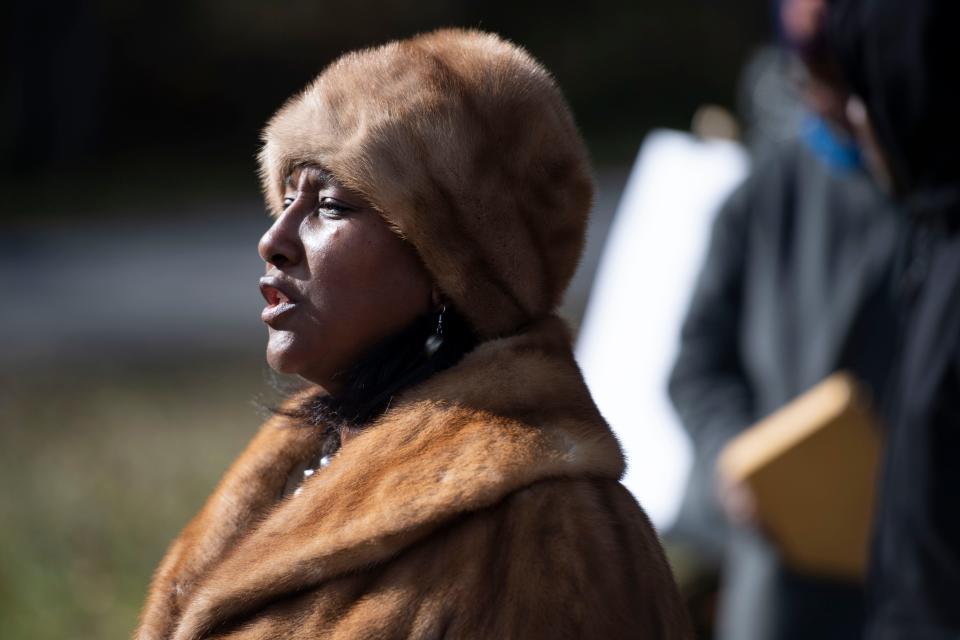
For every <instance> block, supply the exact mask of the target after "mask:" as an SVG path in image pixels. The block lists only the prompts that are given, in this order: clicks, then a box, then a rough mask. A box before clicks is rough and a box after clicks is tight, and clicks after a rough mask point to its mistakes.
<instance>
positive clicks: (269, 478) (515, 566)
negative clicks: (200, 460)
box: [136, 317, 689, 640]
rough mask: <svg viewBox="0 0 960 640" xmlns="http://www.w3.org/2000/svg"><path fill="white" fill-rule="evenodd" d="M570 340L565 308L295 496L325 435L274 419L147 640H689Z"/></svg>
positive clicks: (425, 395) (367, 437) (171, 563)
mask: <svg viewBox="0 0 960 640" xmlns="http://www.w3.org/2000/svg"><path fill="white" fill-rule="evenodd" d="M569 343H570V340H569V335H568V333H567V331H566V328H565V327H564V326H563V324H562V322H561V321H559V320H558V319H556V318H555V317H551V318H547V319H545V320H543V321H541V322H539V323H537V324H536V325H535V326H534V327H532V328H531V330H529V331H527V332H525V333H522V334H519V335H515V336H513V337H509V338H502V339H498V340H493V341H489V342H486V343H483V344H482V345H481V346H479V347H478V348H477V349H476V350H475V351H474V352H472V353H471V354H469V355H467V356H466V357H465V358H464V360H462V361H461V362H460V363H459V364H458V365H456V366H454V367H453V368H451V369H449V370H447V371H445V372H443V373H440V374H438V375H436V376H435V377H433V378H431V379H430V380H428V381H426V382H425V383H422V384H420V385H418V386H416V387H415V388H413V389H411V390H409V391H408V392H406V393H405V394H403V396H402V397H401V398H399V399H398V400H397V401H395V402H394V404H393V406H392V407H391V408H390V409H389V410H388V412H387V413H386V414H385V415H384V416H383V417H382V418H381V419H380V420H379V421H378V422H377V423H376V424H374V425H371V426H370V427H368V428H367V429H366V430H365V431H363V432H362V433H361V434H360V435H358V436H356V437H355V438H353V439H352V440H350V441H348V442H347V443H346V444H344V446H343V448H342V449H341V450H340V452H339V454H338V455H337V457H336V458H335V459H334V460H333V462H332V464H331V465H330V466H329V467H327V468H325V469H323V470H321V471H318V472H317V473H316V474H315V475H314V476H313V477H311V478H310V479H308V480H307V481H306V482H305V484H304V490H303V492H302V493H300V494H299V495H294V496H290V497H288V498H280V495H281V493H282V490H283V486H284V483H285V481H286V479H287V477H288V475H289V473H290V471H291V469H294V468H295V467H297V465H298V464H301V463H302V461H304V460H306V459H307V458H308V457H312V456H315V455H316V454H317V451H318V447H319V444H320V442H319V439H318V438H317V437H316V435H315V434H316V431H315V430H314V429H311V428H307V427H304V426H302V425H295V424H291V419H290V418H282V417H278V418H275V419H273V420H270V421H269V422H267V423H266V424H265V425H264V427H263V428H262V430H261V431H260V433H259V434H258V435H257V436H256V437H255V438H254V440H253V442H252V443H251V444H250V446H249V447H248V448H247V450H246V451H245V452H244V453H243V454H242V455H241V456H240V458H239V459H238V460H237V461H236V462H235V463H234V465H233V467H232V468H231V469H230V470H229V472H228V473H227V474H226V476H225V477H224V479H223V480H222V481H221V483H220V485H219V486H218V487H217V489H216V490H215V491H214V493H213V495H212V496H211V497H210V499H209V500H208V502H207V504H206V506H205V507H204V508H203V510H202V511H201V512H200V513H199V515H197V516H196V517H195V518H194V520H193V521H192V522H191V523H190V524H189V525H188V526H187V527H186V529H184V531H183V533H182V534H181V535H180V537H179V538H178V539H177V540H176V541H175V542H174V543H173V545H172V546H171V548H170V550H169V551H168V553H167V555H166V557H165V558H164V560H163V562H162V563H161V564H160V566H159V568H158V570H157V572H156V575H155V576H154V579H153V583H152V585H151V588H150V593H149V597H148V599H147V602H146V606H145V608H144V611H143V614H142V620H141V626H140V628H139V630H138V631H137V634H136V637H137V638H139V639H141V640H159V639H161V638H174V639H176V640H197V639H199V638H230V639H231V640H241V639H244V640H253V639H258V640H259V639H266V638H498V639H499V638H534V639H535V638H658V639H659V638H687V637H689V636H688V627H687V622H686V618H685V613H684V611H683V608H682V604H681V602H680V599H679V596H678V594H677V590H676V587H675V585H674V582H673V579H672V577H671V574H670V570H669V568H668V566H667V564H666V562H665V560H664V555H663V552H662V549H661V547H660V544H659V542H658V540H657V538H656V535H655V534H654V531H653V529H652V528H651V526H650V523H649V522H648V520H647V518H646V516H645V515H644V513H643V511H642V510H641V509H640V507H639V506H638V505H637V503H636V502H635V501H634V499H633V498H632V497H631V495H630V494H629V493H628V492H627V491H626V490H625V489H624V488H623V486H622V485H621V484H620V483H619V482H618V478H619V477H620V475H621V474H622V472H623V468H624V463H623V457H622V454H621V452H620V449H619V446H618V444H617V442H616V440H615V439H614V436H613V434H612V433H611V432H610V430H609V428H608V427H607V425H606V424H605V423H604V421H603V419H602V418H601V416H600V415H599V413H598V411H597V409H596V407H595V405H594V404H593V402H592V400H591V398H590V395H589V393H588V391H587V389H586V387H585V386H584V384H583V381H582V379H581V377H580V374H579V371H578V370H577V367H576V364H575V363H574V361H573V357H572V355H571V352H570V344H569ZM301 400H302V399H301Z"/></svg>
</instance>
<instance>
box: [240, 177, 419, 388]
mask: <svg viewBox="0 0 960 640" xmlns="http://www.w3.org/2000/svg"><path fill="white" fill-rule="evenodd" d="M284 206H285V208H284V210H283V212H282V213H281V214H280V216H279V217H278V218H277V219H276V221H275V222H274V223H273V225H272V226H271V227H270V229H268V230H267V232H266V233H265V234H263V237H262V238H261V239H260V245H259V251H260V257H261V258H263V260H264V262H266V263H267V269H266V276H265V277H264V278H262V279H261V280H260V291H261V293H262V294H263V297H264V299H265V300H266V301H267V306H266V307H265V308H264V310H263V313H262V315H261V318H262V319H263V321H264V322H265V323H266V325H267V331H268V334H269V337H268V341H267V362H269V364H270V366H271V367H273V368H274V369H275V370H277V371H280V372H282V373H291V374H298V375H300V376H302V377H304V378H306V379H308V380H310V381H312V382H315V383H316V384H318V385H320V386H322V387H324V388H325V389H327V391H329V392H331V393H336V390H337V389H336V386H337V385H336V382H337V381H336V379H335V376H336V374H337V373H339V372H341V371H343V370H344V369H346V368H348V367H349V366H351V365H352V364H354V363H355V362H356V361H357V359H358V358H359V357H360V356H362V355H363V352H364V351H365V350H367V349H369V348H370V347H372V346H373V345H374V344H376V343H377V342H378V341H380V340H382V339H384V338H386V337H388V336H389V335H391V334H393V333H395V332H397V331H400V330H401V329H403V328H404V327H405V326H407V325H408V324H409V323H410V322H412V321H413V320H414V319H415V318H417V317H418V316H420V315H422V314H424V313H426V312H427V311H429V310H430V306H431V297H432V284H431V280H430V277H429V275H428V273H427V271H426V269H425V268H424V267H423V265H422V264H421V262H420V260H419V258H418V256H417V255H416V253H415V251H414V250H413V248H412V247H411V246H410V245H409V244H407V243H406V242H404V241H403V240H402V239H401V238H400V237H399V236H397V234H395V233H394V232H393V231H392V230H391V229H390V228H389V227H388V226H387V223H386V222H385V221H384V220H383V218H381V217H380V215H379V214H378V213H377V212H376V211H374V210H373V208H372V207H371V206H370V204H369V203H368V202H367V201H366V200H365V199H364V198H363V197H362V196H360V195H358V194H356V193H354V192H351V191H349V190H347V189H346V188H345V187H344V186H343V185H341V184H340V183H338V182H337V180H336V179H335V178H333V177H332V176H331V175H330V174H328V173H326V172H325V171H322V170H321V169H318V168H315V167H304V168H302V169H298V170H296V171H295V172H294V173H293V174H292V175H291V176H290V177H289V178H288V179H287V181H286V192H285V196H284Z"/></svg>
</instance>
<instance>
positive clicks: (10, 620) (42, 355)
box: [0, 0, 772, 639]
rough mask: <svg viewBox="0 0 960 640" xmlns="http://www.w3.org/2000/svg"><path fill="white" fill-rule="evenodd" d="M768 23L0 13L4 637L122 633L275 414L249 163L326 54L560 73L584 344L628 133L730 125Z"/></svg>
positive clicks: (646, 3)
mask: <svg viewBox="0 0 960 640" xmlns="http://www.w3.org/2000/svg"><path fill="white" fill-rule="evenodd" d="M770 13H771V12H770V8H769V3H768V2H765V1H760V0H754V1H746V0H670V1H669V2H668V1H666V0H631V1H627V0H607V1H603V2H591V3H584V2H577V3H558V2H555V1H554V2H539V1H531V2H526V3H522V4H520V3H516V2H506V1H503V0H485V1H483V2H479V1H470V0H461V1H459V2H451V1H443V2H441V1H439V0H434V1H431V0H425V1H421V2H418V3H415V4H411V3H408V2H395V1H384V2H375V3H374V2H368V1H366V0H357V1H354V2H345V3H332V2H324V1H322V0H296V1H290V2H279V3H263V2H251V1H248V0H232V1H231V2H224V1H222V0H194V1H193V2H189V3H186V2H181V3H178V2H170V3H137V2H119V1H116V0H100V1H95V0H90V1H88V2H80V1H56V0H54V1H52V2H46V3H35V2H28V1H26V0H14V1H13V2H8V3H5V5H4V9H3V16H4V19H3V20H2V24H3V27H0V29H3V30H4V31H6V32H7V33H6V34H5V35H6V37H5V38H4V39H3V42H5V43H6V44H5V46H6V54H7V55H5V56H3V62H2V65H3V92H2V97H0V163H2V173H0V190H2V194H3V198H2V199H0V215H2V219H3V220H2V221H3V226H2V231H0V283H2V293H3V302H2V304H0V341H2V343H0V344H2V348H0V482H2V484H3V487H4V491H3V492H2V494H0V518H2V523H3V524H2V527H0V637H3V638H73V639H83V638H117V637H125V636H128V635H129V633H130V632H131V631H132V629H133V628H134V626H135V622H136V616H137V613H138V610H139V607H140V605H141V603H142V599H143V597H144V595H145V592H146V587H147V583H148V580H149V576H150V572H151V571H152V570H153V568H154V567H155V566H156V563H157V562H158V561H159V559H160V557H161V555H162V553H163V551H164V548H165V546H166V544H167V543H168V542H169V541H170V540H171V539H172V538H173V537H174V535H175V534H176V533H177V531H178V530H179V529H180V528H181V527H182V526H183V525H184V524H185V523H186V521H187V520H188V518H189V517H190V516H191V515H192V514H193V513H194V512H195V511H196V510H197V509H198V508H199V506H200V505H201V504H202V501H203V499H204V498H205V496H206V495H207V494H208V493H209V492H210V490H211V488H212V487H213V485H214V484H215V482H216V481H217V479H218V477H219V476H220V475H221V474H222V473H223V471H224V470H225V468H226V466H227V464H228V463H229V462H230V460H231V459H232V458H233V457H234V456H235V455H236V454H237V453H238V452H239V451H240V450H241V449H242V447H243V446H244V444H245V443H246V441H247V440H248V439H249V438H250V436H251V435H252V434H253V432H254V431H255V429H256V428H257V426H258V424H259V423H260V422H261V421H262V419H263V417H264V409H263V407H265V406H269V405H270V404H271V403H272V402H273V401H274V400H275V399H276V398H277V397H278V393H279V392H278V391H276V387H277V386H282V385H283V384H284V381H278V380H275V379H274V378H273V377H272V376H271V375H270V374H269V372H268V370H267V367H266V365H265V363H264V361H263V347H264V338H265V333H266V332H265V330H264V328H263V327H262V325H261V323H260V320H259V310H260V308H261V307H262V300H261V298H260V295H259V292H258V290H257V287H256V280H257V278H258V277H259V275H260V273H261V272H262V264H261V262H260V260H259V258H258V257H257V253H256V243H257V240H258V238H259V236H260V234H261V233H262V232H263V231H264V230H265V229H266V227H267V226H268V224H267V217H266V214H265V212H264V207H263V204H262V202H261V199H260V195H259V191H258V181H257V178H256V174H255V169H256V165H255V154H256V152H257V150H258V145H259V131H260V129H261V127H262V126H263V125H264V123H265V122H266V120H267V118H268V117H269V116H270V115H271V114H272V113H273V112H274V111H275V110H276V109H277V108H278V107H279V105H280V104H281V103H282V102H283V101H284V100H285V99H286V98H287V97H289V96H290V95H291V94H292V93H293V92H295V91H297V90H298V89H300V88H301V87H303V86H304V85H305V84H306V83H307V82H308V81H309V80H310V79H311V78H313V77H314V76H315V75H316V74H317V73H318V72H319V71H320V70H321V69H322V68H323V67H324V66H325V65H326V64H327V63H328V62H330V61H331V60H332V59H333V58H335V57H336V56H337V55H339V54H340V53H343V52H345V51H348V50H351V49H354V48H358V47H363V46H367V45H371V44H377V43H381V42H384V41H387V40H390V39H394V38H398V37H404V36H408V35H412V34H414V33H416V32H419V31H423V30H428V29H432V28H436V27H440V26H448V25H459V26H468V27H479V28H482V29H486V30H491V31H495V32H498V33H500V34H502V35H504V36H506V37H507V38H510V39H512V40H514V41H516V42H518V43H520V44H522V45H523V46H525V47H527V48H528V49H529V50H530V51H531V52H532V53H533V54H534V55H535V56H536V57H537V58H539V59H540V60H541V61H543V62H544V64H545V65H546V66H547V67H548V68H549V69H551V70H552V71H553V73H554V74H555V76H556V78H557V79H558V81H559V83H560V85H561V86H562V88H563V89H564V91H565V93H566V95H567V97H568V98H569V100H570V102H571V103H572V106H573V109H574V112H575V114H576V116H577V118H578V121H579V124H580V126H581V128H582V130H583V133H584V135H585V137H586V140H587V144H588V146H589V148H590V151H591V154H592V156H593V160H594V165H595V168H596V179H597V184H598V188H599V193H598V198H597V202H596V209H595V212H594V217H593V222H592V224H591V228H590V235H589V242H588V247H587V252H586V256H585V259H584V262H583V264H582V267H581V270H580V272H579V273H578V274H577V276H576V279H575V282H574V286H573V287H572V289H571V291H570V294H569V296H568V300H567V303H566V306H565V308H564V315H565V316H566V317H567V319H568V320H569V321H570V322H571V324H572V325H573V326H574V327H579V326H580V322H581V318H582V315H583V312H584V308H585V306H586V303H587V300H588V297H589V294H590V287H591V283H592V282H593V276H594V272H595V270H596V268H597V263H598V260H599V256H600V253H601V249H602V247H603V246H604V241H605V239H606V235H607V230H608V227H609V225H610V223H611V220H612V219H613V217H614V213H615V211H616V208H617V204H618V202H619V201H620V198H621V192H622V190H623V188H624V185H625V183H626V181H627V179H628V176H629V174H630V168H631V165H632V164H633V162H634V159H635V157H636V155H637V151H638V149H639V147H640V145H641V142H642V141H643V140H644V138H645V136H646V135H647V134H648V132H650V131H651V130H653V129H656V128H663V127H668V128H673V129H679V130H687V129H689V128H690V123H691V119H692V118H693V116H694V114H695V113H696V112H697V111H698V108H699V107H700V106H701V105H703V104H705V103H712V104H717V105H720V106H722V107H725V108H727V109H728V110H730V111H734V110H735V106H736V105H735V103H736V100H737V97H736V96H737V79H738V77H739V76H740V73H741V69H742V67H743V65H744V63H745V61H746V60H747V58H748V56H749V54H750V53H751V52H752V51H754V50H755V49H756V48H757V47H758V46H759V45H761V44H762V43H763V42H764V41H765V40H767V39H768V37H769V35H770V34H769V32H770V30H771V29H770V25H771V24H772V21H771V18H770ZM627 286H629V283H628V284H627ZM625 293H629V292H625Z"/></svg>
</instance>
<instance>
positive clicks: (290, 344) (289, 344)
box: [267, 330, 303, 375]
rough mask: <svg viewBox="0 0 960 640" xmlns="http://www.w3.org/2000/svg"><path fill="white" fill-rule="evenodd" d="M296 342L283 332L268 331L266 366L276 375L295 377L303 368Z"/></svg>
mask: <svg viewBox="0 0 960 640" xmlns="http://www.w3.org/2000/svg"><path fill="white" fill-rule="evenodd" d="M300 351H301V349H298V348H297V341H296V340H295V339H294V337H293V336H292V335H291V334H289V333H287V332H285V331H273V330H271V331H270V338H269V340H268V341H267V364H268V365H270V368H271V369H273V370H274V371H276V372H277V373H286V374H290V375H296V374H298V373H300V370H301V368H302V366H303V362H302V360H303V357H302V354H300V353H299V352H300Z"/></svg>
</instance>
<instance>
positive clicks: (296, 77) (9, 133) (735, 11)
mask: <svg viewBox="0 0 960 640" xmlns="http://www.w3.org/2000/svg"><path fill="white" fill-rule="evenodd" d="M7 13H8V14H9V17H10V19H9V20H5V22H6V24H7V25H9V27H10V29H11V34H10V37H9V38H8V40H7V42H8V43H9V44H8V47H9V55H8V56H7V57H6V59H7V69H6V74H5V75H6V77H5V87H4V91H3V102H2V112H0V114H2V118H0V123H2V124H0V158H2V162H3V166H2V183H0V184H2V186H3V188H4V191H5V192H6V193H7V194H8V196H7V198H5V200H6V202H4V205H3V206H4V212H5V213H7V214H8V215H15V216H30V215H31V214H32V213H34V212H36V211H38V210H43V211H46V212H49V213H52V214H55V215H70V213H69V212H73V213H79V210H80V209H82V210H84V213H89V212H90V211H95V212H96V213H111V212H113V211H114V210H115V209H117V208H123V207H124V206H125V205H127V201H128V200H130V199H137V198H144V197H150V198H152V199H155V198H161V199H164V200H177V199H180V198H185V197H190V196H192V195H195V194H197V193H203V194H206V195H211V194H216V193H220V192H221V190H223V189H228V190H231V191H233V192H239V193H244V194H247V193H252V192H253V191H254V190H255V189H256V181H255V180H254V179H253V175H254V167H255V165H254V160H253V157H254V154H255V153H256V150H257V145H258V135H259V131H260V128H261V127H262V126H263V124H264V123H265V121H266V120H267V118H268V117H269V116H270V115H271V114H272V113H273V112H274V111H275V110H276V109H277V107H278V106H279V105H280V104H281V103H282V102H283V101H284V100H285V99H286V98H287V97H288V96H289V95H291V93H293V92H294V91H295V90H297V89H299V88H301V87H303V86H304V85H305V84H306V83H307V82H308V81H309V80H310V79H311V78H313V77H314V76H315V75H316V74H317V73H318V72H319V71H320V70H321V69H322V68H323V67H324V66H325V65H326V64H327V63H328V62H329V61H330V60H332V59H333V58H335V57H336V56H337V55H339V54H341V53H343V52H345V51H349V50H351V49H355V48H358V47H363V46H369V45H371V44H376V43H382V42H385V41H388V40H390V39H394V38H398V37H404V36H407V35H412V34H415V33H417V32H420V31H424V30H429V29H433V28H436V27H439V26H451V25H458V26H468V27H477V28H481V29H486V30H491V31H496V32H498V33H500V34H502V35H504V36H506V37H507V38H510V39H512V40H514V41H515V42H518V43H520V44H522V45H524V46H525V47H527V48H528V49H529V50H530V51H531V52H532V53H533V54H534V55H535V56H536V57H538V58H539V59H541V60H542V61H543V62H544V63H545V64H546V66H547V67H548V68H549V69H551V70H552V71H553V73H554V74H555V75H556V77H557V79H558V80H559V82H560V84H561V86H562V87H563V89H564V90H565V92H566V94H567V96H568V98H569V100H570V102H571V103H572V105H573V108H574V112H575V113H576V114H577V117H578V120H579V122H580V125H581V127H582V129H583V131H584V134H585V136H586V138H587V140H588V142H589V145H590V148H591V150H592V152H593V154H594V157H595V160H596V161H597V163H599V164H601V165H609V164H618V163H629V162H630V160H631V159H632V157H633V154H634V153H635V152H636V149H637V146H638V144H639V142H640V140H641V139H642V137H643V134H644V133H645V132H646V131H647V130H649V129H650V128H651V127H654V126H670V127H676V128H686V127H687V126H688V124H689V120H690V117H691V115H692V114H693V111H694V110H695V109H696V107H697V106H698V105H700V104H702V103H704V102H712V103H719V104H721V105H726V106H728V107H732V106H733V101H734V95H735V91H734V89H735V81H736V77H737V74H738V72H739V69H740V66H741V64H742V62H743V60H744V58H745V56H746V55H747V54H748V52H749V51H750V50H751V49H752V48H754V47H755V46H756V45H757V43H758V42H759V41H760V40H761V39H762V37H763V34H764V32H765V29H766V27H767V26H768V23H769V19H768V18H769V15H768V11H767V8H766V5H765V3H763V2H760V1H759V0H755V1H753V2H748V1H745V0H739V1H736V0H669V1H660V2H658V1H653V0H646V1H641V0H635V1H633V2H630V1H624V0H607V1H602V2H577V3H557V2H543V1H533V2H524V3H519V2H515V1H513V2H511V1H503V0H498V1H496V0H485V1H483V2H480V1H476V0H474V1H469V0H467V1H463V0H461V1H459V2H443V1H440V0H425V1H424V0H422V1H420V2H416V3H409V2H398V1H396V0H387V1H382V2H370V1H369V0H354V1H349V2H322V1H316V0H295V1H290V2H253V1H251V0H231V1H227V0H196V1H194V2H189V3H187V2H180V3H177V2H170V3H168V2H151V3H143V2H126V1H122V0H101V1H99V2H96V1H90V2H79V1H72V2H71V1H64V2H52V3H49V2H32V1H29V0H17V1H15V2H14V3H13V4H12V6H11V7H10V8H8V10H7ZM11 196H16V197H15V198H12V199H11ZM64 203H68V205H67V206H66V208H65V207H64Z"/></svg>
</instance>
